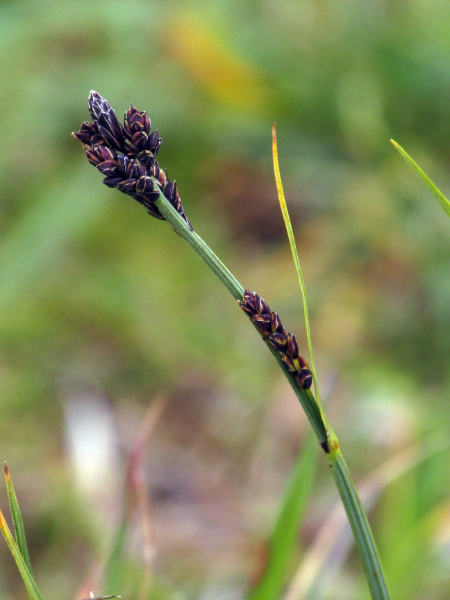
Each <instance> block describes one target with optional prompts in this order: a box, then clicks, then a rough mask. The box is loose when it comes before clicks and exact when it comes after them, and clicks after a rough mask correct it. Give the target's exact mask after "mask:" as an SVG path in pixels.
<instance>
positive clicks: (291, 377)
mask: <svg viewBox="0 0 450 600" xmlns="http://www.w3.org/2000/svg"><path fill="white" fill-rule="evenodd" d="M154 188H155V190H158V191H159V188H158V186H157V184H156V183H154ZM155 204H156V206H157V207H158V209H159V210H160V212H161V214H162V215H163V216H164V218H165V219H166V220H167V221H168V222H169V223H170V225H171V226H172V228H173V229H174V230H175V231H176V232H177V233H178V234H179V235H180V236H181V237H182V238H183V239H184V240H185V241H186V242H187V243H188V244H189V245H190V246H191V247H192V248H193V250H195V252H197V254H198V255H199V256H200V257H201V258H202V259H203V260H204V261H205V262H206V264H207V265H208V266H209V267H210V268H211V270H212V271H213V272H214V273H215V274H216V276H217V277H218V278H219V279H220V281H221V282H222V283H223V284H224V286H225V287H226V288H227V290H228V291H229V292H230V294H231V295H232V296H233V298H235V299H236V300H242V297H243V295H244V288H243V287H242V286H241V284H240V283H239V282H238V281H237V279H236V278H235V277H234V275H233V274H232V273H231V272H230V271H229V270H228V268H227V267H226V266H225V265H224V264H223V262H222V261H221V260H220V259H219V258H218V257H217V256H216V255H215V254H214V252H213V251H212V250H211V249H210V248H209V246H208V245H207V244H206V243H205V242H204V241H203V240H202V239H201V237H200V236H199V235H197V234H196V233H195V231H191V230H190V229H189V227H188V226H187V224H186V222H185V221H184V219H183V218H182V217H181V216H180V215H179V214H178V213H177V211H176V210H175V209H174V208H173V206H172V205H171V204H170V203H169V201H168V200H167V199H166V198H165V197H164V195H163V194H162V193H161V192H160V191H159V198H158V200H156V202H155ZM264 341H265V343H266V346H267V347H268V348H269V350H270V351H271V353H272V355H273V356H274V358H275V360H276V361H277V362H278V364H279V365H280V367H281V369H282V371H283V373H284V374H285V376H286V378H287V379H288V381H289V383H290V384H291V386H292V389H293V390H294V392H295V394H296V396H297V398H298V399H299V401H300V404H301V405H302V407H303V409H304V411H305V413H306V416H307V417H308V420H309V422H310V423H311V426H312V428H313V430H314V432H315V434H316V436H317V438H318V440H319V442H320V444H321V446H322V448H323V449H324V450H325V452H327V456H328V461H329V464H330V466H331V467H332V468H333V474H334V479H335V482H336V486H337V488H338V490H339V494H340V496H341V499H342V502H343V504H344V507H345V510H346V512H347V516H348V519H349V521H350V525H351V527H352V530H353V534H354V536H355V539H356V543H357V546H358V549H359V551H360V554H361V559H362V561H363V565H364V569H365V573H366V577H367V581H368V583H369V588H370V591H371V595H372V598H373V599H374V600H389V594H388V592H387V587H386V583H385V580H384V575H383V570H382V567H381V563H380V559H379V556H378V552H377V550H376V546H375V541H374V539H373V535H372V532H371V530H370V525H369V523H368V521H367V517H366V515H365V513H364V510H363V508H362V506H361V502H360V500H359V498H358V493H357V491H356V488H355V484H354V483H353V481H352V479H351V477H350V473H349V472H348V469H347V465H346V464H345V461H344V459H343V457H342V455H341V453H340V450H339V442H338V440H337V438H336V436H335V434H334V432H333V430H332V429H331V427H329V425H328V421H327V419H326V417H324V418H322V415H321V412H320V409H319V407H318V405H317V403H316V401H315V398H314V396H313V395H312V392H311V390H305V389H303V388H300V387H299V386H298V384H297V380H296V376H295V373H291V372H289V371H287V370H286V369H285V368H284V366H283V364H282V362H281V359H280V357H279V356H278V352H277V351H276V350H275V349H274V348H273V347H272V346H271V345H270V344H269V343H268V342H267V341H266V340H264ZM324 422H325V423H326V424H327V426H325V424H324Z"/></svg>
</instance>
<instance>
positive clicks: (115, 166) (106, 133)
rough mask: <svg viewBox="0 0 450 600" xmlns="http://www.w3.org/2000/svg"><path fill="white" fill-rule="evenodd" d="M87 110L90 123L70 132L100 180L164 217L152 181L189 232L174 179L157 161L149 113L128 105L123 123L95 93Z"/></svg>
mask: <svg viewBox="0 0 450 600" xmlns="http://www.w3.org/2000/svg"><path fill="white" fill-rule="evenodd" d="M89 112H90V114H91V117H92V119H93V122H92V123H91V122H89V121H85V122H84V123H82V125H81V129H80V131H74V132H73V133H72V135H73V137H74V138H76V139H77V140H78V141H80V142H81V143H82V144H83V147H84V149H85V152H86V156H87V158H88V161H89V162H90V163H91V165H94V167H97V169H98V170H99V171H100V173H102V174H103V175H105V179H104V180H103V183H104V184H105V185H107V186H108V187H111V188H117V189H118V190H119V191H121V192H124V193H125V194H128V195H129V196H131V197H132V198H134V199H135V200H137V202H139V203H140V204H142V205H143V206H145V208H146V209H147V212H148V213H149V214H150V215H152V216H153V217H156V218H157V219H164V217H163V215H162V214H161V212H160V211H159V210H158V207H157V206H156V204H155V201H156V200H157V199H158V198H159V192H158V191H157V190H155V189H154V186H153V181H155V182H156V185H157V186H158V187H159V188H160V189H161V191H162V193H163V194H164V196H165V197H166V198H167V199H168V200H169V202H170V203H171V204H172V206H173V207H174V208H175V210H176V211H177V212H178V213H179V214H180V215H181V216H182V217H183V219H184V220H185V221H186V223H187V224H188V226H189V228H190V229H191V231H192V230H193V227H192V225H191V224H190V223H189V219H188V218H187V216H186V213H185V212H184V209H183V205H182V204H181V200H180V196H179V195H178V190H177V182H176V181H174V182H173V183H172V182H171V181H170V180H169V179H168V177H167V175H166V173H165V172H164V171H162V170H161V169H160V168H159V165H158V163H157V161H156V158H155V157H156V155H157V153H158V150H159V147H160V145H161V141H162V140H161V138H160V137H158V130H157V129H155V131H153V132H152V133H150V129H151V122H150V119H149V117H148V114H147V113H146V112H141V111H139V110H137V108H135V107H134V106H133V105H131V106H130V108H129V109H128V112H126V113H125V117H124V122H123V126H122V124H121V123H120V121H119V119H118V118H117V116H116V113H115V112H114V110H113V109H112V108H111V106H110V105H109V104H108V102H107V101H106V100H105V99H104V98H103V97H102V96H100V94H98V93H97V92H91V93H90V94H89Z"/></svg>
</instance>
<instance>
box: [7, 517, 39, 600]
mask: <svg viewBox="0 0 450 600" xmlns="http://www.w3.org/2000/svg"><path fill="white" fill-rule="evenodd" d="M0 529H1V530H2V533H3V537H4V538H5V540H6V543H7V545H8V548H9V551H10V552H11V554H12V555H13V557H14V560H15V561H16V565H17V568H18V569H19V571H20V574H21V576H22V579H23V581H24V583H25V586H26V588H27V590H28V595H29V596H30V598H31V600H42V596H41V594H40V593H39V590H38V588H37V585H36V582H35V581H34V578H33V576H32V574H31V573H30V571H29V570H28V567H27V564H26V562H25V560H24V559H23V556H22V554H21V553H20V550H19V546H18V545H17V544H16V541H15V540H14V537H13V535H12V533H11V531H10V529H9V527H8V524H7V523H6V521H5V517H4V516H3V513H2V511H1V510H0Z"/></svg>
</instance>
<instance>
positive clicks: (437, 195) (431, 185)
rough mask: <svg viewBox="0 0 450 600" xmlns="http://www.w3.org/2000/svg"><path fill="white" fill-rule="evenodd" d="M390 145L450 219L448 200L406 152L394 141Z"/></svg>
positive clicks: (449, 203) (449, 202)
mask: <svg viewBox="0 0 450 600" xmlns="http://www.w3.org/2000/svg"><path fill="white" fill-rule="evenodd" d="M391 144H392V145H393V146H394V148H395V149H396V150H398V152H399V154H400V156H402V157H403V158H404V159H405V161H406V162H407V164H408V165H409V166H410V167H411V169H412V170H413V171H415V172H416V173H417V175H418V176H419V177H420V179H421V180H422V181H423V183H424V184H425V185H426V186H427V188H428V189H429V190H430V192H431V193H432V194H433V196H434V197H435V198H436V200H437V201H438V202H439V204H440V205H441V206H442V208H443V209H444V210H445V212H446V213H447V214H448V216H449V217H450V201H449V200H448V198H446V197H445V196H444V194H443V193H442V192H441V190H440V189H439V188H438V187H437V186H436V185H435V184H434V183H433V182H432V181H431V179H430V178H429V177H428V175H426V173H424V172H423V171H422V169H421V168H420V167H419V165H418V164H417V163H416V162H414V161H413V159H412V158H411V157H410V156H409V154H408V153H407V152H406V150H404V149H403V148H402V147H401V146H400V144H397V142H396V141H395V140H391Z"/></svg>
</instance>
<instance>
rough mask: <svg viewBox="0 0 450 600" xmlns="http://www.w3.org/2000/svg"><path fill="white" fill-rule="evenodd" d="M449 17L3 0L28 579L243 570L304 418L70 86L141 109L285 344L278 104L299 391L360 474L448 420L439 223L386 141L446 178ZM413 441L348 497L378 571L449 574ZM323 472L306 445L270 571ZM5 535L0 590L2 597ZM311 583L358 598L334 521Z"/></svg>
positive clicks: (315, 510)
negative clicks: (311, 360) (302, 367)
mask: <svg viewBox="0 0 450 600" xmlns="http://www.w3.org/2000/svg"><path fill="white" fill-rule="evenodd" d="M449 16H450V14H449V7H448V3H447V2H444V1H443V0H441V1H438V0H436V1H434V2H423V1H422V2H420V1H418V0H404V1H398V2H394V3H392V2H382V1H378V2H370V3H369V2H359V1H357V0H353V1H351V0H347V1H336V0H332V1H331V0H330V1H320V2H313V1H302V0H298V1H296V2H293V1H289V0H282V1H281V2H280V1H278V2H275V1H267V2H253V1H252V2H231V1H229V2H213V1H208V0H206V1H203V2H190V1H187V2H183V3H181V2H174V1H171V0H166V1H165V2H142V1H133V0H130V1H129V2H126V3H125V2H116V1H109V2H105V1H104V0H97V1H96V2H87V1H84V0H81V1H79V2H76V3H75V2H74V3H61V2H55V1H54V0H44V1H42V2H30V1H29V0H27V1H26V0H23V1H20V0H15V1H14V2H13V1H8V0H4V1H3V2H2V3H1V4H0V57H1V58H0V73H1V82H2V85H1V94H0V106H1V109H2V110H1V112H2V115H3V118H2V120H1V122H0V138H1V148H2V160H1V166H0V189H1V205H0V228H1V237H0V315H1V319H0V403H1V404H0V407H1V420H0V440H1V442H0V449H1V456H0V458H1V459H2V460H3V459H7V460H8V464H9V466H10V468H11V470H12V472H13V473H14V482H15V488H16V493H17V496H18V499H19V502H20V505H21V508H22V514H23V517H24V521H25V528H26V531H27V539H28V544H29V550H30V556H31V563H32V565H33V570H34V574H35V576H36V579H37V581H38V585H39V588H40V590H41V592H42V595H43V597H44V598H55V597H65V598H81V597H87V596H88V595H89V590H91V589H94V591H95V592H96V593H98V594H100V593H105V594H108V593H109V594H112V593H121V594H122V597H126V598H130V599H134V598H136V599H139V600H143V599H147V598H152V599H157V598H177V599H178V598H179V599H184V598H186V599H187V598H189V599H190V598H202V599H210V598H214V599H218V598H221V599H235V598H242V597H243V596H244V594H245V590H246V588H247V584H248V581H249V580H251V579H252V578H253V579H254V578H256V577H257V576H258V571H260V570H261V568H262V564H263V556H264V540H265V539H266V536H267V535H268V534H269V533H270V530H271V526H272V524H273V522H274V519H275V515H276V511H277V506H278V503H279V500H280V496H281V493H282V489H283V487H284V485H285V483H286V481H287V479H288V476H289V473H290V471H291V469H292V465H293V463H294V461H295V457H296V454H297V452H298V450H299V448H300V447H301V446H302V444H303V443H304V436H305V434H306V432H307V430H308V426H307V423H306V419H305V417H304V415H303V414H302V413H301V410H300V406H299V405H298V402H297V401H296V399H295V397H294V395H293V394H292V392H291V390H290V389H289V387H288V386H287V384H286V382H285V380H284V377H283V374H282V373H281V372H280V371H279V369H278V368H277V365H276V363H275V361H273V359H272V358H271V357H270V355H269V353H267V352H266V351H265V349H264V348H263V345H262V344H261V343H260V342H259V340H258V336H257V334H256V333H255V332H254V330H253V328H252V327H251V325H250V324H249V323H248V321H247V320H246V319H245V318H244V316H243V315H242V314H241V311H240V310H238V308H237V306H236V305H235V303H234V302H233V301H232V299H231V298H230V296H229V295H228V294H227V293H226V292H225V291H224V289H223V288H222V287H221V285H220V283H219V282H218V281H217V280H215V278H214V277H213V276H212V274H211V273H210V272H209V271H208V269H207V268H206V267H205V266H204V265H203V264H202V263H201V261H200V260H199V259H198V257H197V256H196V255H195V254H194V253H193V252H191V251H190V250H189V249H188V247H187V246H186V244H185V243H184V242H183V241H182V240H181V239H179V238H178V237H177V236H176V235H175V234H174V233H173V232H172V230H171V229H170V227H169V226H167V224H165V223H162V222H161V223H160V222H157V221H155V220H153V219H150V218H149V217H148V216H146V213H145V211H144V210H143V209H142V207H140V206H139V205H138V204H137V203H135V202H133V201H132V200H131V199H130V198H128V197H126V196H124V195H123V194H120V193H118V192H117V191H115V190H110V189H108V188H106V187H105V186H102V185H101V176H100V175H99V173H98V172H96V171H95V169H93V168H92V167H91V166H90V165H88V163H87V161H86V159H85V156H84V153H83V152H82V150H81V148H80V146H79V144H77V143H76V142H75V141H74V140H73V139H72V138H71V137H70V132H71V131H73V130H76V129H78V128H79V125H80V123H81V122H82V121H83V120H86V119H87V118H88V112H87V96H88V93H89V90H91V89H96V90H98V91H99V92H100V93H101V94H102V95H104V96H105V97H106V98H107V99H108V100H109V102H110V103H111V105H112V106H113V107H114V108H115V109H116V111H117V112H118V114H120V113H121V112H122V111H124V110H125V109H127V108H128V106H129V104H130V103H131V102H132V103H133V104H134V105H136V106H137V107H138V108H139V109H140V110H147V111H148V112H149V114H150V117H151V119H152V123H153V126H154V127H157V128H158V129H159V132H160V135H161V137H162V138H163V145H162V148H161V150H160V153H159V156H158V158H159V162H160V165H161V166H162V167H167V169H168V173H169V176H170V177H171V178H172V179H176V180H177V182H178V185H179V191H180V195H181V198H182V200H183V205H184V207H185V209H186V212H187V214H188V216H189V218H190V220H191V222H192V224H193V225H194V228H195V229H196V231H197V232H198V233H199V234H200V235H201V236H202V237H204V238H205V240H206V241H207V242H208V243H209V244H210V245H211V246H212V247H213V249H214V250H215V251H216V252H217V253H218V254H219V256H220V257H221V258H222V259H223V260H224V262H225V263H226V264H227V265H228V266H229V267H230V269H231V270H232V271H233V272H234V273H235V274H236V276H237V277H238V279H239V280H240V281H241V282H242V283H243V284H244V285H246V286H247V287H249V288H251V289H255V290H257V291H258V293H259V294H261V295H262V296H263V297H265V298H266V299H267V300H268V301H269V302H270V305H271V307H273V309H274V310H276V311H277V312H279V313H280V315H281V316H282V319H283V323H284V324H285V326H286V327H287V329H289V330H290V331H294V332H295V333H296V335H297V338H298V339H299V341H300V344H301V345H302V349H303V351H305V350H306V343H305V338H304V335H303V331H304V329H303V323H302V319H301V301H300V296H299V292H298V287H297V281H296V275H295V270H294V267H293V265H292V262H291V257H290V250H289V245H288V243H287V240H286V236H285V232H284V226H283V221H282V217H281V214H280V212H279V207H278V201H277V196H276V188H275V182H274V180H273V171H272V163H271V127H272V123H273V122H274V121H275V120H276V121H277V133H278V149H279V155H280V165H281V171H282V176H283V183H284V186H285V193H286V197H287V201H288V205H289V209H290V212H291V217H292V219H293V225H294V230H295V232H296V236H297V243H298V246H299V252H300V256H301V260H302V267H303V273H304V277H305V280H306V286H307V291H308V300H309V307H310V316H311V319H312V322H311V327H312V335H313V342H314V348H315V353H316V362H317V367H318V374H319V382H320V385H321V390H322V399H323V400H324V401H325V403H326V410H327V414H328V415H329V418H330V420H331V422H332V423H333V428H334V429H335V430H336V432H337V434H338V435H339V439H340V441H341V444H342V446H343V449H344V452H345V455H346V456H347V458H348V462H349V463H350V467H351V470H352V472H353V475H354V477H355V479H356V480H357V481H358V480H359V479H361V478H363V477H365V476H369V475H370V473H371V472H372V471H373V470H375V469H376V468H378V467H381V468H382V467H383V465H384V464H388V465H389V464H391V463H389V462H388V461H390V460H392V459H393V458H394V457H395V456H397V455H398V454H400V453H402V452H404V451H405V449H407V448H409V447H413V446H416V447H418V448H419V452H420V448H424V447H425V444H427V443H428V440H429V439H430V438H432V439H436V436H437V438H438V439H439V440H440V438H441V437H442V438H443V439H444V442H442V441H438V443H439V444H441V447H442V445H444V446H445V438H446V437H447V438H448V435H449V433H448V432H449V429H450V418H449V410H448V401H449V391H450V360H449V350H450V335H449V332H450V277H449V275H448V274H449V265H450V252H449V229H450V225H449V222H448V219H447V218H446V215H445V213H444V212H443V211H442V209H441V208H440V207H439V206H438V205H437V203H436V202H435V201H434V200H433V198H431V197H430V196H429V194H428V191H427V190H426V189H425V188H424V187H423V186H422V184H421V183H420V181H419V180H418V179H417V178H416V177H415V176H413V175H412V174H411V171H410V170H409V169H408V168H407V167H406V165H405V163H404V161H403V160H401V158H400V157H399V156H398V154H397V152H395V150H394V149H393V148H392V146H391V145H390V144H389V138H391V137H393V138H394V139H396V140H397V141H398V142H399V143H400V144H401V145H402V146H403V147H404V148H406V149H407V150H408V152H410V153H411V155H412V156H414V159H415V160H416V161H417V163H418V164H419V165H420V166H421V167H422V168H423V169H424V170H425V171H426V173H427V174H428V175H429V176H430V177H431V178H432V179H433V181H434V182H435V183H436V184H437V185H438V187H439V188H440V189H441V190H442V191H443V192H444V193H447V195H448V190H449V187H450V180H449V177H448V165H449V158H450V155H449V149H448V148H449V146H448V140H449V137H450V135H449V134H450V119H449V110H448V98H449V92H450V74H449V69H448V64H449V58H450V47H449V37H448V19H449ZM427 447H428V446H427ZM318 452H319V450H318ZM427 456H428V458H426V459H423V458H420V454H418V455H416V458H411V459H410V461H409V463H408V464H409V468H408V469H405V470H404V471H403V472H402V475H398V476H397V477H396V478H391V479H393V481H389V477H387V478H386V482H388V481H389V483H386V485H385V486H384V487H383V488H382V489H381V488H380V489H379V490H378V491H379V492H380V493H381V495H379V498H378V501H377V503H376V504H375V506H374V508H373V510H372V512H371V521H372V523H373V527H374V533H375V537H376V538H377V540H378V542H379V546H380V553H381V557H382V561H383V564H384V567H385V571H386V575H387V579H388V581H389V583H390V587H391V591H392V596H393V598H398V599H403V598H408V599H410V600H419V599H422V598H427V599H428V598H429V599H433V600H441V599H442V600H444V599H446V598H448V597H449V595H450V581H449V578H448V573H449V572H450V558H449V556H450V554H449V547H450V496H449V476H448V460H449V453H448V450H447V451H445V450H444V451H440V452H431V453H429V454H428V455H427ZM127 472H128V477H126V473H127ZM375 481H378V484H377V485H378V486H379V487H380V485H381V484H380V483H379V482H380V481H381V480H375ZM0 500H1V504H2V505H3V504H4V503H5V502H7V499H6V495H5V494H4V493H2V495H1V496H0ZM337 501H338V498H337V493H336V491H335V489H334V486H333V482H332V481H331V478H330V477H329V476H328V473H327V468H326V466H325V461H322V462H321V463H320V466H319V468H318V473H317V479H316V481H315V484H314V488H313V490H312V493H311V496H310V499H309V502H308V506H307V509H306V515H305V518H304V521H303V526H302V528H301V530H300V531H299V534H298V544H297V549H296V553H295V555H294V556H293V557H292V570H291V574H290V577H289V579H291V578H293V577H294V574H295V572H296V570H297V568H298V567H299V565H301V564H302V563H303V562H304V561H306V560H308V558H311V556H310V554H308V553H309V552H311V548H313V547H314V540H315V539H316V538H317V536H318V535H320V533H321V531H322V527H323V525H324V523H325V521H326V519H327V516H328V515H329V513H330V511H331V509H332V507H333V506H334V505H335V503H336V502H337ZM339 548H341V553H340V550H339ZM0 555H1V560H0V597H2V598H11V597H13V598H17V599H22V598H26V591H25V588H24V586H23V583H22V582H21V580H20V577H19V574H18V573H17V571H16V570H15V567H14V563H13V560H12V558H11V557H10V556H9V555H8V551H7V548H6V545H4V544H3V545H2V546H0ZM340 560H342V564H339V568H338V569H337V570H336V568H335V567H336V561H337V562H338V563H339V562H340ZM332 576H334V578H333V579H331V577H332ZM330 585H331V586H332V587H330ZM312 588H313V589H312V591H311V592H310V595H309V596H308V598H320V599H324V600H325V599H329V598H346V599H350V600H351V599H352V598H355V599H356V598H358V599H359V598H361V597H366V595H367V588H366V584H365V581H364V578H363V575H362V570H361V568H360V564H359V560H358V557H357V556H356V554H353V553H350V555H349V556H348V558H347V554H346V550H345V549H344V548H343V547H340V546H338V547H337V550H336V551H335V552H334V554H333V555H332V556H331V557H330V559H329V560H328V561H324V563H323V569H322V571H321V572H320V573H319V574H318V575H317V577H316V581H315V584H314V585H313V586H312Z"/></svg>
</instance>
